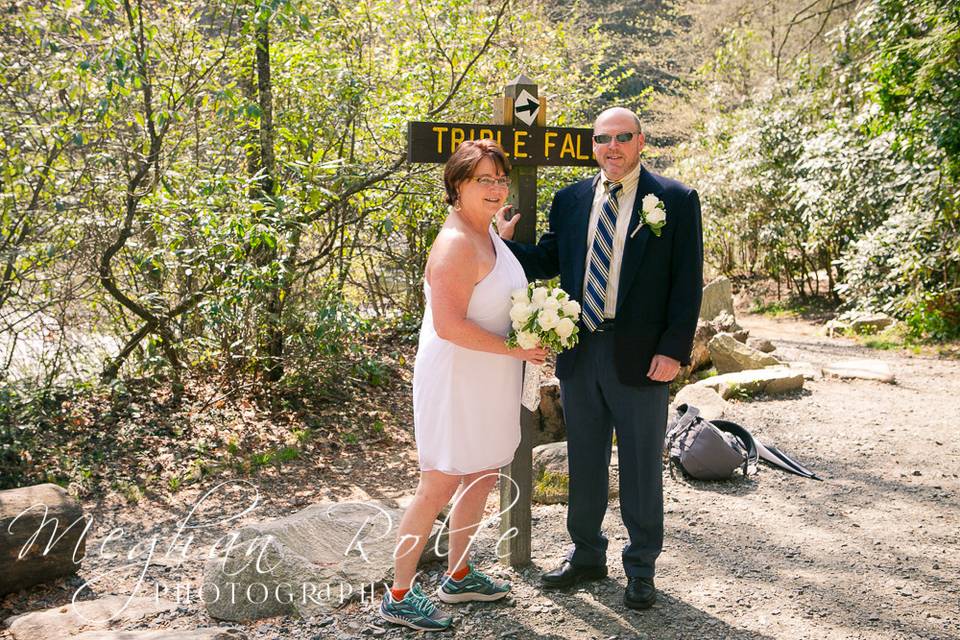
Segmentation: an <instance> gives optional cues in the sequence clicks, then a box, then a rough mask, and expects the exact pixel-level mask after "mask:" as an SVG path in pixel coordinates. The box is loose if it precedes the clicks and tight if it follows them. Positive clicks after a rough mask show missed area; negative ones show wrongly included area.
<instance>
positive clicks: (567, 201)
mask: <svg viewBox="0 0 960 640" xmlns="http://www.w3.org/2000/svg"><path fill="white" fill-rule="evenodd" d="M596 182H597V180H596V179H595V178H593V179H589V180H583V181H581V182H578V183H576V184H573V185H571V186H569V187H566V188H565V189H562V190H560V191H558V192H557V194H556V196H554V198H553V205H552V206H551V207H550V228H549V231H548V232H547V233H545V234H543V236H541V238H540V241H539V242H538V243H537V244H536V245H527V244H520V243H517V242H508V243H507V244H508V246H509V247H510V249H511V250H512V251H513V253H514V255H516V256H517V259H518V260H519V261H520V264H521V265H523V269H524V272H525V273H526V275H527V278H529V279H534V278H537V279H543V280H546V279H549V278H553V277H555V276H556V275H557V274H559V275H560V286H561V288H563V290H564V291H566V292H567V293H568V294H569V295H570V297H572V298H573V299H574V300H576V301H577V302H580V303H581V304H582V298H583V278H584V268H585V263H586V256H587V226H588V224H589V221H590V209H591V207H592V205H593V196H594V185H595V183H596ZM648 194H653V195H655V196H656V197H657V198H659V199H660V200H661V201H662V202H663V203H664V205H665V209H666V214H667V217H666V224H665V225H664V226H663V228H662V229H661V233H660V236H659V237H657V236H656V235H654V234H653V232H652V231H651V230H650V228H649V227H648V226H647V225H644V226H643V227H641V228H640V231H639V232H637V233H636V234H634V233H633V232H634V230H635V229H636V228H637V225H638V224H639V220H640V209H641V202H642V200H643V197H644V196H645V195H648ZM627 233H628V236H627V239H626V242H625V244H624V249H623V258H622V263H621V267H620V282H619V284H618V288H617V309H616V318H615V320H614V341H615V345H616V356H615V358H614V360H615V362H614V366H615V367H616V371H617V377H618V379H619V380H620V382H622V383H623V384H628V385H631V386H642V385H655V384H666V383H661V382H655V381H653V380H650V379H649V378H648V377H647V371H649V369H650V361H651V360H652V359H653V356H654V355H655V354H662V355H666V356H670V357H671V358H674V359H675V360H679V361H680V364H682V365H687V364H690V350H691V348H692V346H693V336H694V333H695V332H696V330H697V318H698V317H699V315H700V300H701V298H702V292H703V231H702V225H701V220H700V199H699V197H698V196H697V192H696V191H694V190H693V189H690V188H689V187H687V186H685V185H683V184H681V183H679V182H677V181H676V180H671V179H669V178H665V177H663V176H659V175H656V174H654V173H651V172H649V171H647V169H646V167H641V169H640V179H639V182H638V183H637V195H636V198H635V200H634V205H633V211H632V212H631V217H630V226H629V227H628V228H627ZM631 235H632V236H633V237H630V236H631ZM584 331H587V329H586V328H585V327H584V326H583V324H582V322H581V324H580V333H581V335H582V334H583V332H584ZM576 363H577V347H574V348H573V349H568V350H566V351H563V352H561V353H560V354H559V355H558V356H557V377H558V378H560V379H561V380H562V379H564V378H566V377H568V376H569V375H570V373H571V372H572V371H573V370H574V367H576V366H577V365H576Z"/></svg>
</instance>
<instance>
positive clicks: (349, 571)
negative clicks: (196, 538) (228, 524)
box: [203, 500, 439, 621]
mask: <svg viewBox="0 0 960 640" xmlns="http://www.w3.org/2000/svg"><path fill="white" fill-rule="evenodd" d="M402 515H403V510H402V509H400V508H398V507H395V506H393V505H390V504H387V503H384V502H379V501H376V500H369V501H366V502H343V503H335V502H333V503H320V504H315V505H312V506H309V507H307V508H306V509H303V510H302V511H299V512H297V513H295V514H293V515H291V516H287V517H285V518H280V519H278V520H272V521H268V522H260V523H256V524H253V525H250V526H247V527H245V528H243V529H241V530H240V531H239V532H235V535H236V539H235V540H234V541H233V544H232V545H231V546H229V547H227V548H225V549H224V553H223V554H222V556H221V557H219V558H215V559H212V560H210V561H208V562H207V565H206V567H205V569H204V584H203V596H204V597H203V599H204V603H205V604H206V608H207V612H208V613H209V614H210V616H211V617H213V618H216V619H219V620H231V621H242V620H256V619H259V618H266V617H272V616H278V615H299V616H302V617H314V616H325V615H329V614H330V613H331V612H332V611H333V610H334V609H336V608H338V607H340V606H342V605H343V604H344V603H345V602H348V601H349V600H351V599H353V598H354V597H355V596H359V595H360V594H361V593H363V590H364V587H366V588H367V589H368V590H369V588H370V585H371V583H380V582H384V581H387V580H388V579H389V578H390V577H391V575H392V573H393V559H394V550H395V548H396V542H397V541H396V529H397V525H398V523H399V522H400V518H401V517H402ZM438 532H439V526H435V527H434V531H433V535H431V537H430V539H429V540H428V541H427V545H426V547H425V553H424V557H426V558H432V557H435V556H433V554H432V549H433V546H434V544H435V541H436V535H437V533H438Z"/></svg>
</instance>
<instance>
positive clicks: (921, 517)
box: [0, 316, 960, 640]
mask: <svg viewBox="0 0 960 640" xmlns="http://www.w3.org/2000/svg"><path fill="white" fill-rule="evenodd" d="M739 320H740V322H741V324H742V325H743V326H744V327H745V328H748V329H750V330H751V334H752V335H754V336H758V337H764V338H768V339H770V340H772V341H773V343H774V345H775V346H776V347H777V354H778V355H779V356H781V357H783V358H785V359H788V360H793V361H805V362H810V363H812V364H814V365H825V364H827V363H829V362H832V361H835V360H842V359H849V358H874V359H878V360H882V361H885V362H887V363H889V365H890V367H891V368H892V369H893V371H894V372H895V374H896V376H897V380H898V382H897V384H895V385H888V384H882V383H878V382H870V381H840V380H834V379H822V380H814V381H808V382H807V383H806V385H805V389H804V390H803V391H802V392H798V393H794V394H792V395H789V396H783V397H777V398H763V397H761V398H755V399H752V400H748V401H742V402H734V403H731V405H730V411H729V414H728V417H729V418H730V419H733V420H735V421H737V422H740V423H741V424H743V425H745V426H747V427H748V428H750V429H751V431H752V432H753V433H754V434H755V435H756V436H758V437H759V438H760V439H761V440H763V441H764V442H769V443H773V444H776V445H777V446H778V447H780V448H781V449H783V450H784V451H786V452H788V453H791V454H793V455H795V456H796V457H797V458H798V459H799V460H800V461H802V462H803V463H805V464H806V465H808V466H809V467H810V468H812V469H813V470H815V471H816V472H817V473H818V474H820V475H821V477H823V478H824V481H823V482H815V481H810V480H804V479H801V478H797V477H794V476H788V475H786V474H783V473H781V472H778V471H775V470H773V469H771V468H769V467H761V471H760V473H759V475H757V476H753V477H751V478H750V479H747V480H743V479H740V480H735V481H729V482H715V483H707V482H688V481H686V480H683V479H680V478H679V477H677V478H673V477H670V475H669V474H667V475H666V477H665V483H664V486H665V496H666V546H665V549H664V553H663V555H662V556H661V560H660V563H659V566H658V576H657V586H658V587H659V589H660V593H661V597H660V601H659V602H658V604H657V605H656V606H655V607H654V608H653V609H651V610H649V611H646V612H643V613H637V612H633V611H630V610H627V609H626V608H624V606H623V604H622V592H623V586H624V584H625V578H624V575H623V570H622V568H621V567H620V565H619V549H620V547H621V545H622V544H623V543H624V542H625V536H626V531H625V529H624V528H623V526H622V525H621V523H620V517H619V510H618V505H617V503H616V501H614V502H611V504H610V509H609V511H608V520H607V522H606V525H605V529H606V531H607V535H608V537H609V538H610V541H611V544H610V555H609V558H608V565H609V567H610V578H609V579H607V580H604V581H600V582H597V583H593V584H591V585H589V586H587V587H585V588H582V589H578V590H574V591H571V592H566V593H563V592H561V593H556V592H553V593H551V592H544V591H542V590H541V589H540V588H539V575H540V573H541V572H542V571H543V570H546V569H550V568H553V567H554V566H555V565H556V563H557V562H558V560H559V559H560V558H561V557H562V556H563V554H564V552H565V550H566V549H567V544H568V543H567V536H566V531H565V526H564V520H565V508H564V506H563V505H554V506H535V507H534V510H533V516H534V526H533V535H534V544H533V549H534V551H533V565H532V566H531V567H529V568H528V569H525V570H523V571H520V572H516V571H512V570H507V569H498V568H497V566H496V564H495V561H494V549H493V543H494V540H495V539H496V536H497V533H498V532H497V531H496V527H495V525H492V526H490V527H488V528H485V529H484V530H483V531H482V533H481V539H480V540H479V542H478V545H477V551H478V555H477V557H476V560H477V562H478V564H479V565H480V566H481V567H483V568H484V569H487V568H491V567H492V570H491V573H494V574H496V575H500V576H502V577H503V578H509V579H511V580H512V581H513V585H514V595H513V596H511V597H509V598H507V599H506V600H505V601H502V602H500V603H494V604H489V605H469V606H465V607H454V608H452V611H451V612H452V613H455V614H456V630H455V631H452V632H449V633H446V634H443V635H442V636H441V637H456V638H478V639H479V638H483V639H487V638H489V639H493V640H498V639H501V638H518V639H526V638H551V639H555V638H565V639H566V638H569V639H577V640H579V639H587V638H597V639H600V640H604V639H612V638H618V639H620V640H625V639H628V638H645V639H651V640H652V639H665V640H666V639H681V638H687V639H691V640H694V639H695V640H701V639H702V640H722V639H726V638H736V639H743V640H747V639H749V640H757V639H778V640H780V639H785V640H800V639H810V640H814V639H815V640H822V639H829V640H844V639H850V640H853V639H871V640H873V639H876V640H900V639H914V638H928V639H938V640H941V639H951V638H957V639H960V581H958V579H957V576H958V575H960V553H958V550H960V498H958V495H960V478H958V474H960V440H958V439H957V438H956V437H955V434H956V432H957V419H958V418H960V361H957V360H945V359H938V358H935V357H928V356H916V355H912V354H910V353H907V352H903V351H874V350H869V349H866V348H864V347H861V346H859V345H857V344H856V343H855V342H853V341H851V340H847V339H843V338H832V339H828V338H826V337H824V336H823V335H822V333H821V331H820V329H819V328H818V327H816V326H814V325H811V324H809V323H805V322H802V321H796V320H773V319H769V318H764V317H758V316H741V317H740V319H739ZM404 437H406V436H404ZM401 440H402V438H401V437H399V436H398V442H397V443H396V445H397V446H400V447H403V449H404V451H410V452H412V451H414V450H415V449H413V443H412V442H406V443H404V442H403V441H401ZM397 460H398V465H399V467H398V468H392V469H391V470H390V471H389V473H390V478H392V479H393V481H392V483H387V485H389V486H396V487H400V488H401V489H402V490H403V491H409V488H412V486H413V485H414V484H415V474H416V471H415V460H414V459H413V458H412V457H411V456H397ZM338 477H339V478H340V480H339V481H338V482H336V483H333V484H330V483H327V482H324V483H317V484H313V483H308V485H304V486H300V487H299V489H298V490H297V491H293V490H292V489H291V487H290V486H288V484H289V483H290V482H293V481H294V480H295V479H296V477H295V476H294V475H293V474H288V473H284V474H281V475H280V476H279V477H276V478H264V479H261V480H259V481H256V482H257V484H258V486H259V487H260V490H261V492H262V496H263V498H264V500H265V505H264V510H263V511H260V512H258V514H257V516H256V518H257V519H261V518H265V517H276V516H281V515H288V514H290V513H292V512H294V511H296V510H298V509H300V508H302V507H303V506H306V505H307V504H309V503H310V502H311V501H315V500H319V499H320V498H321V497H340V498H343V497H344V496H345V495H346V494H350V495H351V497H362V496H364V495H378V493H379V492H381V491H382V489H383V488H384V486H385V484H384V482H385V481H384V478H383V477H382V476H381V475H369V476H368V474H352V473H346V474H345V475H341V476H338ZM298 482H300V483H301V485H302V482H303V481H302V479H301V480H300V481H298ZM324 486H325V487H327V488H328V489H329V490H330V492H332V493H331V494H330V495H329V496H321V493H322V492H320V491H319V488H321V487H324ZM334 489H336V491H334ZM398 490H399V489H398ZM344 492H346V493H344ZM194 493H195V492H182V493H181V494H176V497H175V498H174V497H171V498H170V500H172V502H171V501H159V502H157V503H156V504H153V503H151V504H146V503H141V504H139V505H127V504H122V503H117V502H111V503H109V504H101V503H92V502H91V503H88V504H86V505H85V507H86V508H87V509H88V510H90V511H92V512H95V515H96V517H97V518H98V521H99V522H100V523H101V527H109V526H116V525H123V526H128V527H129V529H128V530H133V531H143V532H146V531H147V530H149V529H150V528H151V527H156V526H159V524H158V523H160V522H161V521H162V520H170V519H171V518H173V516H174V514H175V513H177V512H179V511H182V510H183V507H184V505H185V504H188V503H190V500H193V499H195V497H196V496H195V495H193V494H194ZM354 494H356V495H354ZM103 562H105V561H100V560H97V559H95V558H93V557H92V558H90V565H89V567H88V566H87V565H86V564H85V569H84V572H83V573H86V574H88V573H90V571H91V570H93V569H96V568H97V567H98V565H99V566H103ZM183 570H184V571H185V574H184V575H185V577H190V576H193V577H197V576H195V575H194V574H199V572H200V571H201V570H202V566H201V564H200V563H196V566H193V565H191V566H189V567H183ZM437 577H438V576H437V572H436V570H434V571H432V572H430V573H428V574H427V575H425V576H423V578H424V582H425V583H426V584H425V587H426V588H428V589H429V588H430V587H431V586H433V587H434V588H435V584H433V585H431V583H432V582H434V583H435V580H436V579H437ZM77 580H78V579H71V580H69V581H61V583H60V584H58V585H55V586H51V587H47V588H41V589H38V590H35V591H31V592H28V593H21V594H16V595H11V596H8V597H7V598H6V599H5V600H4V601H3V603H2V604H3V613H4V614H10V613H22V612H24V611H29V610H33V609H37V608H40V607H42V606H51V605H52V604H65V603H66V602H68V601H69V594H70V593H71V592H72V590H73V588H75V587H76V583H77ZM129 586H130V585H127V584H124V583H123V581H122V580H118V581H117V582H116V583H112V584H104V585H103V587H102V590H101V593H105V592H110V591H114V592H119V593H128V592H129ZM167 624H171V625H175V626H178V627H183V626H188V625H190V626H204V625H208V624H216V621H212V620H210V619H209V617H208V616H207V614H206V612H205V611H204V610H203V609H202V608H201V607H200V606H198V605H192V606H187V607H184V608H181V609H180V611H178V612H177V614H175V616H174V618H171V619H170V620H168V621H167ZM238 626H240V627H241V628H242V629H244V630H245V631H246V633H247V634H248V637H249V638H251V639H252V638H262V639H278V640H279V639H282V640H290V639H308V640H314V639H317V638H336V639H338V640H340V639H343V640H345V639H347V638H363V637H371V636H374V637H386V638H401V637H402V638H408V637H409V638H421V637H422V636H421V635H420V634H417V633H414V632H408V631H405V630H401V629H398V628H393V627H389V626H385V625H384V624H382V623H381V621H380V620H379V618H377V616H376V612H375V607H374V606H373V605H371V604H369V602H367V603H354V604H351V605H349V606H348V607H347V608H345V609H343V610H341V611H340V612H338V613H337V614H336V615H334V616H331V617H330V618H326V619H324V620H296V619H292V618H277V619H270V620H264V621H259V622H256V623H251V624H247V625H238ZM8 637H9V634H7V633H5V632H4V631H2V630H0V638H8Z"/></svg>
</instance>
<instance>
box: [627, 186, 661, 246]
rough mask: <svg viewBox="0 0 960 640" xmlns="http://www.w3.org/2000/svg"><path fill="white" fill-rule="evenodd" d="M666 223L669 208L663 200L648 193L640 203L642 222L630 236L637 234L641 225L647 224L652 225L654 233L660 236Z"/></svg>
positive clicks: (651, 228) (651, 229)
mask: <svg viewBox="0 0 960 640" xmlns="http://www.w3.org/2000/svg"><path fill="white" fill-rule="evenodd" d="M665 224H667V209H666V207H665V206H664V204H663V200H661V199H660V198H658V197H657V196H655V195H653V194H652V193H650V194H647V195H645V196H643V200H642V201H641V205H640V223H639V224H638V225H637V228H636V229H634V230H633V233H631V234H630V237H631V238H632V237H633V236H635V235H637V232H638V231H640V227H642V226H643V225H647V226H648V227H650V231H652V232H653V235H655V236H657V237H658V238H659V237H660V230H661V229H663V225H665Z"/></svg>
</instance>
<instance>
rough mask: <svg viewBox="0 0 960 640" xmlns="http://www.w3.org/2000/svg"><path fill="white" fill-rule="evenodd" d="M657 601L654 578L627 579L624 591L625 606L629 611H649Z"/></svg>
mask: <svg viewBox="0 0 960 640" xmlns="http://www.w3.org/2000/svg"><path fill="white" fill-rule="evenodd" d="M656 601H657V588H656V587H655V586H653V578H640V577H635V578H627V588H626V589H624V591H623V604H625V605H627V608H629V609H649V608H650V607H652V606H653V603H654V602H656Z"/></svg>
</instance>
